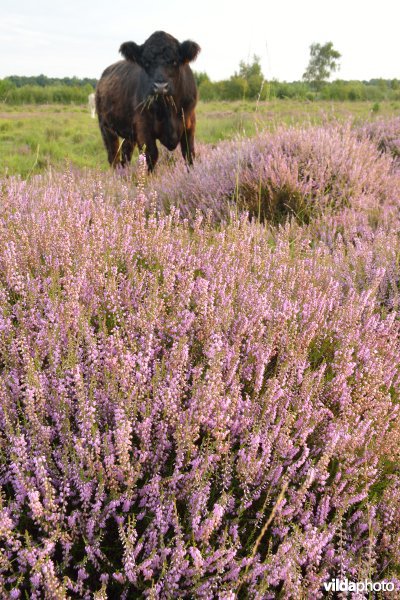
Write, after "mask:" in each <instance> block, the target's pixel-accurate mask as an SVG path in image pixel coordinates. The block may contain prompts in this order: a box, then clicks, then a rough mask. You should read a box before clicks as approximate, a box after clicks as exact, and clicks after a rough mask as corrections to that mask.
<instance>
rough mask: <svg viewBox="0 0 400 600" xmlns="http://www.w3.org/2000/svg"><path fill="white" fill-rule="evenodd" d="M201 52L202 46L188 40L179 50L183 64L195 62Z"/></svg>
mask: <svg viewBox="0 0 400 600" xmlns="http://www.w3.org/2000/svg"><path fill="white" fill-rule="evenodd" d="M199 52H200V46H199V45H198V44H196V42H192V41H191V40H186V42H182V44H181V45H180V48H179V53H180V55H181V61H182V62H183V63H188V62H191V61H192V60H194V59H195V58H196V57H197V55H198V53H199Z"/></svg>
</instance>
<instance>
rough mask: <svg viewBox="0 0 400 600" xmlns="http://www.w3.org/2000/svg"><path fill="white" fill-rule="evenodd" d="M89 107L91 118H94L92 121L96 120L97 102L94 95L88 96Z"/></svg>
mask: <svg viewBox="0 0 400 600" xmlns="http://www.w3.org/2000/svg"><path fill="white" fill-rule="evenodd" d="M88 107H89V112H90V116H91V117H92V119H94V118H95V116H96V101H95V95H94V94H89V96H88Z"/></svg>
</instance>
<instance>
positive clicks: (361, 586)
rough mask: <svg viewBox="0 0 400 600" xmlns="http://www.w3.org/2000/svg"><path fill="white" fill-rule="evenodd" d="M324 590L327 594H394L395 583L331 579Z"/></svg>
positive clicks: (326, 582) (325, 584)
mask: <svg viewBox="0 0 400 600" xmlns="http://www.w3.org/2000/svg"><path fill="white" fill-rule="evenodd" d="M324 588H325V590H326V591H327V592H393V591H394V583H392V582H391V581H371V580H370V579H364V580H363V581H349V580H348V579H347V577H345V578H344V579H331V580H330V581H325V583H324Z"/></svg>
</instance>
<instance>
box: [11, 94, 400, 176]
mask: <svg viewBox="0 0 400 600" xmlns="http://www.w3.org/2000/svg"><path fill="white" fill-rule="evenodd" d="M398 114H400V104H399V103H395V102H382V103H381V104H377V105H375V106H374V105H373V104H372V103H369V102H347V103H346V102H336V103H334V102H299V101H289V100H288V101H282V100H273V101H271V102H262V103H256V102H209V103H200V105H199V107H198V111H197V115H198V127H197V136H196V137H197V139H198V140H199V141H200V142H204V143H217V142H219V141H220V140H221V139H232V138H234V137H238V136H239V137H243V136H250V135H253V134H254V133H255V132H256V131H260V130H263V129H265V128H268V129H270V130H274V129H276V127H277V126H279V125H281V124H282V123H284V124H286V125H296V124H299V123H306V124H307V123H308V124H318V123H326V122H329V121H332V120H341V121H343V120H348V119H355V120H365V119H368V120H374V119H377V118H382V117H389V116H391V115H392V116H394V115H398ZM0 156H1V163H0V173H1V174H6V173H8V174H16V173H19V174H21V175H22V176H23V177H26V176H28V175H32V174H34V173H38V172H41V171H43V170H45V169H47V168H49V167H52V168H64V167H65V166H66V162H68V163H71V164H72V165H75V166H77V167H89V168H100V169H103V170H105V169H107V167H108V165H107V161H106V155H105V152H104V149H103V145H102V141H101V137H100V133H99V128H98V124H97V118H96V119H91V118H90V117H89V112H88V109H87V107H86V106H79V105H78V106H74V105H56V104H49V105H24V106H9V105H6V104H0Z"/></svg>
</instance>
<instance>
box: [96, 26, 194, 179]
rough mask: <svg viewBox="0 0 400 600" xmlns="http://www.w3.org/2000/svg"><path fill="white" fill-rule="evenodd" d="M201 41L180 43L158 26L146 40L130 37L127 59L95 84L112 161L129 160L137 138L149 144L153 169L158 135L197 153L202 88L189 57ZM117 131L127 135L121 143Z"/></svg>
mask: <svg viewBox="0 0 400 600" xmlns="http://www.w3.org/2000/svg"><path fill="white" fill-rule="evenodd" d="M199 51H200V47H199V45H198V44H196V43H195V42H192V41H189V40H187V41H185V42H182V43H181V44H180V43H179V42H178V40H176V39H175V38H174V37H172V35H169V34H168V33H165V32H164V31H156V32H155V33H153V35H151V36H150V37H149V38H148V40H146V41H145V42H144V44H142V45H141V46H138V45H137V44H135V42H125V43H124V44H122V46H121V48H120V52H121V54H122V55H123V56H124V58H125V60H121V61H119V62H117V63H115V64H113V65H111V66H110V67H108V68H107V69H106V70H105V71H104V73H103V74H102V76H101V78H100V81H99V82H98V84H97V89H96V111H97V114H98V118H99V125H100V130H101V134H102V137H103V140H104V144H105V147H106V150H107V154H108V161H109V163H110V165H113V166H116V165H117V164H122V165H123V166H124V165H126V164H127V163H129V161H130V160H131V157H132V152H133V149H134V147H135V144H137V145H138V146H139V149H140V150H142V149H143V148H144V149H145V153H146V159H147V166H148V169H149V171H151V170H153V169H154V166H155V164H156V162H157V158H158V149H157V145H156V140H160V142H161V143H162V144H163V145H164V146H166V147H167V148H168V150H174V149H175V148H176V147H177V145H178V144H179V143H180V144H181V150H182V154H183V157H184V158H185V160H186V162H187V164H189V165H191V164H192V162H193V159H194V155H195V154H194V132H195V127H196V115H195V106H196V102H197V89H196V84H195V81H194V77H193V73H192V70H191V68H190V67H189V64H188V63H189V62H191V61H192V60H194V59H195V58H196V56H197V55H198V53H199ZM118 137H120V138H123V142H122V144H121V145H120V144H119V141H118Z"/></svg>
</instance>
